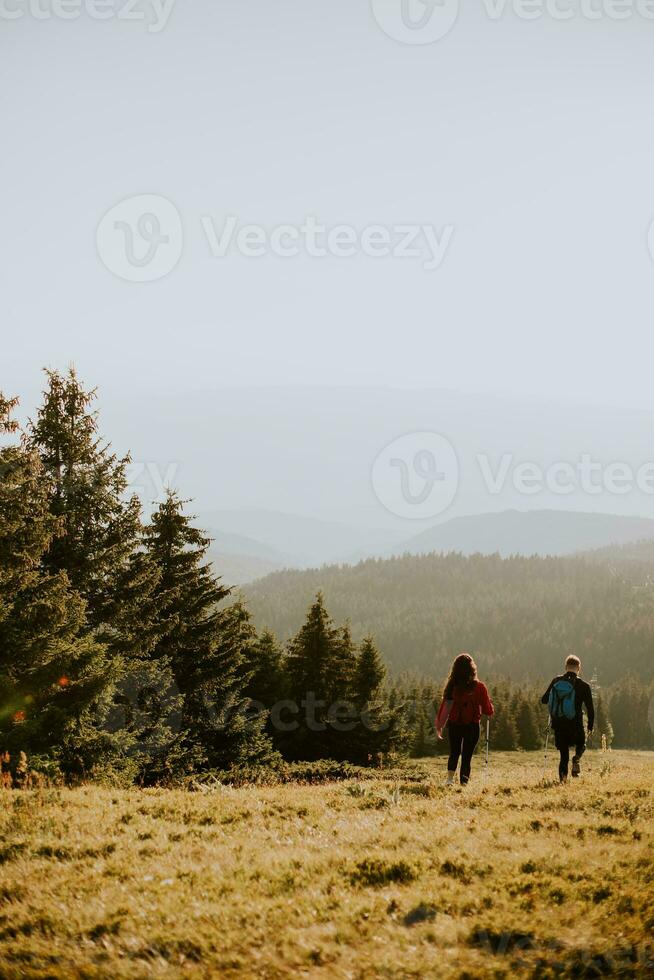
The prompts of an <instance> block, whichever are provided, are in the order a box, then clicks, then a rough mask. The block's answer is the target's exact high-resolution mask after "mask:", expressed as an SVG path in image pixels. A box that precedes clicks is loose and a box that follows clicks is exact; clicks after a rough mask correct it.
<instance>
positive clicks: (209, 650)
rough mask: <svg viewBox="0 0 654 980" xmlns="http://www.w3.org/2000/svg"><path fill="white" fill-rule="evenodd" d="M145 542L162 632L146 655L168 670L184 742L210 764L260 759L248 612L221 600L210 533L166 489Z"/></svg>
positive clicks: (263, 743)
mask: <svg viewBox="0 0 654 980" xmlns="http://www.w3.org/2000/svg"><path fill="white" fill-rule="evenodd" d="M146 542H147V547H148V553H149V555H150V557H151V559H152V561H153V562H154V563H155V565H156V567H157V569H158V571H159V582H158V585H157V588H156V594H157V598H158V600H159V602H160V605H161V616H162V635H161V637H160V639H159V640H158V642H157V643H156V645H155V648H154V650H153V652H152V655H151V656H152V660H153V662H154V663H156V664H161V665H162V667H164V668H170V670H171V671H172V675H173V677H174V679H175V683H176V685H177V687H178V689H179V692H180V695H181V698H182V713H181V727H182V729H183V731H184V732H186V733H188V744H189V746H193V747H196V748H198V749H200V750H201V751H202V753H203V756H204V762H205V764H206V765H207V766H209V767H211V768H216V769H228V768H230V767H231V766H236V765H244V764H250V763H256V762H264V761H267V760H268V759H269V758H271V756H272V749H271V745H270V741H269V739H268V738H267V737H266V736H265V734H264V733H263V724H264V718H263V717H262V716H261V715H260V713H259V712H257V713H256V714H255V715H254V716H253V715H252V713H251V712H249V711H248V705H249V699H248V697H247V694H246V690H247V684H248V682H249V680H250V671H249V666H248V658H247V655H246V654H247V648H248V645H249V644H250V643H251V642H252V629H251V626H250V623H249V617H248V615H247V611H246V610H245V608H244V607H243V606H242V605H241V604H239V603H237V604H234V605H232V606H227V605H225V602H226V600H227V599H228V597H229V595H230V589H228V588H226V587H225V586H223V585H222V583H221V582H220V581H219V580H218V579H217V578H216V577H215V576H214V574H213V571H212V566H211V564H210V563H207V562H206V561H205V559H206V555H207V551H208V548H209V545H210V539H209V538H207V537H206V536H205V535H204V534H203V533H202V532H201V531H199V530H198V529H197V528H195V527H193V525H192V523H191V518H190V517H189V516H187V515H186V514H184V502H183V501H181V500H180V499H179V498H178V497H177V495H176V494H175V493H173V492H169V493H168V495H167V498H166V500H165V501H164V502H163V503H162V504H161V505H160V506H159V507H158V508H157V510H156V511H155V513H154V514H153V516H152V521H151V524H150V526H149V527H148V528H147V529H146Z"/></svg>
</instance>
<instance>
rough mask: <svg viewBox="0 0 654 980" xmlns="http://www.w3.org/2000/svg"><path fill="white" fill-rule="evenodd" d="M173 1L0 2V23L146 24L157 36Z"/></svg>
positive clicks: (82, 0)
mask: <svg viewBox="0 0 654 980" xmlns="http://www.w3.org/2000/svg"><path fill="white" fill-rule="evenodd" d="M174 4H175V0H0V20H22V19H23V18H24V17H30V18H31V19H32V20H39V21H42V20H46V21H47V20H79V19H80V17H87V18H88V19H89V20H116V21H120V22H121V23H128V22H134V21H136V22H140V23H146V24H147V30H148V33H149V34H160V33H161V31H163V30H164V28H165V27H166V25H167V24H168V21H169V20H170V15H171V14H172V12H173V6H174Z"/></svg>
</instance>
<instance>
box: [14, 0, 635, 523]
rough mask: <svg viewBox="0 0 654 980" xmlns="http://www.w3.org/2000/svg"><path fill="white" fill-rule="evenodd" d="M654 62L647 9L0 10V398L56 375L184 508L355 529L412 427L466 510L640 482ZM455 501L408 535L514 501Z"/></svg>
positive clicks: (331, 5) (152, 1) (283, 6)
mask: <svg viewBox="0 0 654 980" xmlns="http://www.w3.org/2000/svg"><path fill="white" fill-rule="evenodd" d="M403 3H404V5H405V6H404V8H403ZM139 4H140V6H139ZM521 4H524V5H523V6H521ZM648 4H649V6H648ZM650 7H651V9H650ZM534 11H535V19H532V17H533V15H534ZM63 15H65V17H64V16H63ZM403 15H404V20H403ZM100 16H103V17H104V19H99V17H100ZM618 17H620V18H622V19H618ZM441 35H442V36H441ZM653 43H654V3H651V2H650V0H529V2H527V0H481V2H477V3H472V2H470V0H460V4H459V5H457V0H443V3H442V4H435V3H434V2H433V0H428V2H427V0H329V2H327V0H323V2H317V0H302V2H300V0H275V2H271V0H249V2H247V3H244V2H242V0H241V2H236V0H230V2H228V0H193V3H188V2H186V3H183V2H182V0H176V2H175V0H138V3H135V2H134V0H0V102H1V105H2V110H1V111H2V133H3V137H4V152H3V154H2V156H1V157H0V170H1V172H2V189H3V207H2V235H1V236H0V277H1V289H2V297H3V301H4V302H3V318H2V327H1V328H0V329H1V330H2V358H1V360H0V390H2V391H4V392H5V393H7V394H11V395H13V394H18V395H21V396H22V399H23V410H24V412H28V411H29V412H32V411H33V409H34V406H35V404H36V401H37V398H38V393H39V391H40V389H41V387H42V376H41V374H40V369H41V368H42V367H43V366H49V367H58V368H65V367H66V366H67V365H68V364H70V363H75V364H76V366H77V368H78V371H79V373H80V374H81V376H82V377H83V379H84V380H85V381H86V382H87V383H88V384H89V385H98V386H99V389H100V393H101V405H102V409H103V413H104V417H105V418H106V419H107V423H108V430H109V434H110V435H111V437H112V438H113V439H114V441H115V442H116V443H117V446H118V448H119V449H121V450H122V449H123V448H125V449H126V448H128V447H129V446H133V445H134V444H136V445H137V447H138V448H137V460H138V461H140V464H141V465H145V464H146V463H147V464H152V465H153V466H155V467H157V468H158V470H157V471H158V472H159V473H161V474H163V473H166V472H168V471H169V470H171V469H172V470H175V471H176V472H177V471H179V472H182V473H183V474H184V477H185V479H184V486H186V487H189V488H190V492H191V493H192V495H193V496H195V497H196V498H198V499H199V500H200V503H201V505H202V506H203V507H204V508H210V507H213V506H216V507H235V506H238V505H239V503H241V502H243V501H244V502H245V504H246V505H247V506H252V507H255V506H262V505H268V504H269V505H270V506H274V507H275V508H276V509H279V510H286V511H293V512H301V513H305V514H318V513H319V514H320V515H323V516H324V515H327V516H330V517H334V516H342V515H347V514H350V516H352V514H354V513H355V512H356V513H364V512H365V514H366V520H367V522H368V523H375V524H376V523H379V522H381V521H382V517H384V518H385V519H388V507H387V506H386V507H381V509H380V506H379V505H380V497H381V498H383V497H384V491H383V488H382V491H380V492H377V491H375V492H374V493H371V487H370V484H371V473H373V470H374V465H375V460H376V458H377V456H378V454H379V453H381V452H382V451H383V450H384V447H388V446H389V445H390V446H391V447H394V446H395V440H397V439H404V438H405V436H406V434H407V433H412V432H416V431H417V432H421V431H423V430H424V431H434V430H435V431H436V432H438V433H443V434H444V435H445V436H446V437H447V439H449V440H450V441H453V445H454V453H455V454H456V453H458V454H459V460H458V463H457V462H456V460H455V463H456V465H457V466H458V468H459V469H461V470H462V471H464V472H470V471H472V470H473V469H474V473H475V474H476V475H475V479H476V480H477V483H479V466H480V464H479V458H480V454H485V455H487V456H488V458H489V460H490V462H489V463H488V466H489V467H490V466H491V465H492V467H493V472H496V470H497V466H498V465H499V462H500V461H501V459H502V458H503V456H504V455H506V454H513V456H512V458H513V460H514V464H515V465H519V464H521V463H523V462H525V461H526V462H529V461H531V460H533V459H534V458H537V459H538V460H540V461H541V462H542V463H543V465H544V466H550V465H558V463H559V462H561V461H572V463H573V464H574V465H576V464H577V462H578V460H579V459H580V457H581V456H582V455H583V454H585V453H595V454H596V455H597V458H599V459H601V460H603V463H604V465H610V464H612V463H614V462H615V461H616V460H617V461H620V460H622V461H624V460H630V461H631V462H633V464H634V466H639V465H641V464H642V463H643V462H647V461H648V460H649V455H651V448H650V439H649V432H650V431H651V422H652V421H654V419H652V418H651V416H650V414H649V413H651V412H652V411H654V385H653V384H652V370H651V364H652V353H653V348H654V332H653V330H652V325H653V321H654V259H653V257H652V253H654V230H652V231H651V230H650V226H651V225H652V222H653V221H654V185H653V184H652V173H654V143H653V142H652V131H653V126H652V123H653V122H654V102H653V101H652V98H651V93H652V90H653V82H654V59H652V56H651V52H652V45H653ZM275 388H278V389H280V390H283V391H288V392H291V394H288V395H284V396H281V397H280V399H278V400H276V399H275V397H274V396H271V395H270V392H271V390H272V389H275ZM344 388H349V389H350V390H351V391H352V392H354V394H349V395H347V397H346V398H344V399H343V400H342V404H339V402H340V401H341V399H340V397H339V394H338V391H339V390H340V389H344ZM300 389H301V391H302V392H304V395H303V396H301V397H299V396H297V395H293V394H292V392H293V391H298V390H300ZM319 389H320V393H319V394H316V395H315V397H314V396H313V395H312V394H311V393H312V392H318V390H319ZM364 389H365V390H367V391H370V392H371V393H373V394H371V396H370V398H367V396H362V397H359V395H357V394H356V392H358V391H363V390H364ZM234 390H238V391H239V396H238V398H237V397H236V396H234V398H233V399H230V397H229V391H234ZM385 391H389V392H393V394H392V395H389V396H388V397H386V396H385V395H384V392H385ZM429 391H433V392H436V393H439V394H437V395H434V397H433V398H432V399H431V401H430V398H429V397H427V396H423V394H420V393H424V392H429ZM212 392H216V393H222V394H221V395H220V398H215V399H214V398H213V397H212ZM225 392H227V396H225ZM253 392H254V394H250V393H253ZM402 392H404V393H405V395H404V396H403V395H402ZM398 393H399V394H398ZM416 393H418V394H416ZM448 393H452V395H451V399H452V404H453V405H454V404H456V406H458V407H457V412H458V415H456V418H455V419H454V421H450V422H448V420H447V419H444V418H443V414H442V406H443V405H444V404H449V402H448V398H449V397H450V396H449V395H448ZM497 399H504V401H502V402H501V404H502V405H503V406H504V407H502V408H501V410H500V409H497V404H498V402H497ZM282 403H283V409H282V408H281V407H280V408H279V410H278V412H277V414H275V411H277V410H276V409H273V408H271V405H273V404H278V406H281V405H282ZM364 403H365V409H364V408H363V405H364ZM308 405H311V407H310V408H307V406H308ZM189 406H190V407H189ZM193 406H195V408H193ZM344 406H345V407H344ZM359 406H362V407H361V409H360V408H359ZM380 406H383V408H382V407H380ZM506 406H509V407H508V408H507V407H506ZM614 410H615V413H614V414H612V413H613V411H614ZM194 411H195V413H196V414H195V415H194V414H193V412H194ZM633 413H644V414H637V415H634V414H633ZM455 414H456V413H455ZM359 415H360V417H359ZM180 419H181V423H180ZM550 419H551V420H552V421H551V430H552V431H551V432H550V433H549V436H548V438H546V437H545V435H544V433H547V430H548V420H550ZM634 419H635V420H636V421H634ZM221 420H222V421H224V423H225V424H224V425H223V424H221ZM496 420H497V424H496ZM514 423H516V424H514ZM517 423H519V424H517ZM227 427H228V428H229V433H228V434H225V430H226V428H227ZM191 430H193V438H192V439H190V438H189V433H190V432H191ZM359 432H360V433H361V436H360V438H359V436H357V433H359ZM480 433H481V435H480ZM589 433H590V434H589ZM577 434H578V435H577ZM409 442H410V440H409ZM264 444H265V445H264ZM412 445H413V444H412V443H410V445H409V449H408V450H407V452H412V451H413V450H412V449H411V446H412ZM149 446H152V447H153V448H152V449H149V448H148V447H149ZM155 446H156V448H154V447H155ZM344 447H347V448H344ZM394 451H396V450H395V449H394V448H391V450H389V452H388V454H387V455H388V459H387V460H386V462H387V463H388V465H389V466H391V467H393V466H395V464H394V463H393V456H392V454H393V452H394ZM398 451H400V452H403V451H404V450H403V449H402V447H400V450H398ZM221 454H222V455H221ZM648 454H649V455H648ZM214 457H215V459H214ZM287 457H288V458H287ZM314 457H315V459H314ZM342 457H343V458H347V460H349V462H348V463H347V473H348V474H351V473H352V472H353V469H356V473H357V477H356V481H357V483H356V487H355V488H354V489H353V490H352V492H350V491H351V488H350V486H349V483H348V480H347V479H345V480H344V479H343V478H342V472H343V465H344V464H343V459H342ZM463 457H465V458H463ZM309 458H310V459H311V460H312V472H311V473H310V474H309V473H308V472H307V469H306V460H307V459H309ZM416 458H417V457H411V458H410V459H409V463H411V465H413V462H415V459H416ZM452 458H453V459H454V456H452ZM258 459H261V460H265V461H266V466H267V473H268V474H269V476H270V479H269V480H267V479H261V478H260V477H258V476H257V463H256V461H257V460H258ZM289 459H292V460H293V466H294V467H295V469H294V470H293V478H292V480H291V478H290V477H289V476H288V471H287V467H288V465H290V464H289ZM215 460H217V461H218V462H215ZM253 460H254V462H253ZM321 462H322V463H324V464H325V468H324V470H323V469H321V468H320V464H321ZM514 464H512V465H514ZM484 465H486V464H484ZM303 468H304V469H303ZM273 470H274V473H273ZM327 470H329V478H326V476H325V473H326V472H327ZM218 471H221V472H222V477H221V476H220V475H219V472H218ZM418 471H419V467H418V469H417V470H416V472H417V473H418V477H419V476H420V474H419V472H418ZM227 472H229V479H227V478H226V477H225V474H226V473H227ZM246 472H247V486H246V485H245V482H244V481H245V477H244V476H243V474H244V473H246ZM393 472H395V475H396V476H398V479H399V470H396V471H393ZM511 472H512V473H513V470H512V471H511ZM303 473H304V476H303ZM271 474H272V475H271ZM372 479H373V483H374V473H373V477H372ZM273 486H274V492H273V489H272V488H273ZM435 486H436V490H438V489H439V488H438V485H437V484H435ZM466 486H467V487H468V488H469V492H468V493H467V496H466V493H465V492H460V493H459V495H458V498H457V500H456V501H455V502H454V504H453V505H452V504H450V503H449V502H448V503H447V507H445V506H442V507H440V506H439V507H436V508H435V510H434V508H432V509H431V510H429V512H428V513H427V514H426V516H425V519H427V520H429V519H433V518H434V517H436V516H438V517H439V519H440V517H441V516H443V515H445V516H447V514H455V513H466V512H474V511H476V510H483V509H499V508H500V507H501V506H506V505H507V504H512V502H513V501H514V497H515V493H514V490H515V487H514V486H513V484H509V485H508V486H509V489H510V493H508V491H507V493H508V496H507V495H504V496H502V495H495V496H494V497H493V498H492V499H490V500H489V497H488V492H487V490H486V489H484V490H483V493H481V494H479V493H478V492H477V490H476V489H475V488H476V486H477V484H470V485H468V484H466ZM260 487H261V488H262V489H261V490H260V489H259V488H260ZM373 490H374V487H373ZM418 495H419V494H418ZM410 496H411V499H413V497H414V496H417V495H416V494H410ZM355 498H356V499H357V501H358V503H356V506H355V504H354V503H353V501H354V499H355ZM551 499H552V498H551V494H550V495H549V496H548V493H547V492H546V491H545V490H544V491H543V492H542V493H541V494H540V496H539V495H538V494H536V496H532V495H529V494H523V493H522V491H520V496H519V501H520V502H522V503H523V504H524V506H526V507H534V506H538V505H539V504H540V505H541V506H543V505H546V504H549V503H551ZM554 505H556V506H566V505H568V506H574V507H576V508H577V509H593V510H606V511H612V512H621V513H646V514H649V513H650V512H651V513H653V514H654V510H653V508H654V502H653V501H652V495H651V493H649V494H648V495H647V497H646V498H643V496H642V494H641V495H640V496H639V495H638V494H636V495H635V496H633V495H632V496H629V497H628V498H627V497H625V496H624V495H621V494H617V493H616V494H612V495H611V497H610V498H608V499H605V498H604V497H601V498H592V499H591V497H590V496H589V495H588V494H582V496H581V497H579V498H577V496H575V495H573V496H572V497H567V496H559V497H556V499H554ZM403 507H404V504H402V505H401V506H400V513H399V514H398V513H397V508H395V510H394V509H393V507H391V511H392V514H391V517H392V519H393V520H394V521H395V520H396V519H399V520H402V519H403V514H402V513H401V512H402V508H403ZM357 508H358V509H357ZM448 508H449V509H448ZM419 513H422V512H421V511H420V512H419ZM412 516H417V514H413V515H412Z"/></svg>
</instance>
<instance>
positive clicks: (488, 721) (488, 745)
mask: <svg viewBox="0 0 654 980" xmlns="http://www.w3.org/2000/svg"><path fill="white" fill-rule="evenodd" d="M489 750H490V718H487V719H486V768H487V769H488V753H489Z"/></svg>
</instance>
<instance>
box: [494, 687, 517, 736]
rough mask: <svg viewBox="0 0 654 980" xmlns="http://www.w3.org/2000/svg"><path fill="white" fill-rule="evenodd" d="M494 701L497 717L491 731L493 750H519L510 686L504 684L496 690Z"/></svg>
mask: <svg viewBox="0 0 654 980" xmlns="http://www.w3.org/2000/svg"><path fill="white" fill-rule="evenodd" d="M492 700H493V704H494V706H495V717H494V719H493V724H492V730H491V741H492V745H493V748H495V749H500V750H504V751H509V752H510V751H513V750H514V749H517V748H518V730H517V727H516V719H515V715H514V712H513V705H512V699H511V692H510V689H509V688H508V686H507V685H506V684H504V685H502V686H500V687H499V688H498V689H496V691H494V692H493V696H492Z"/></svg>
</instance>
